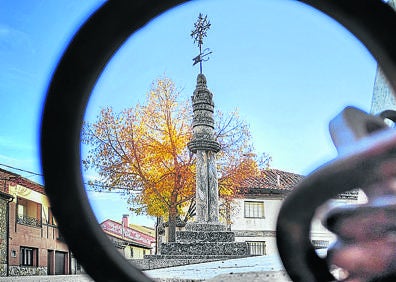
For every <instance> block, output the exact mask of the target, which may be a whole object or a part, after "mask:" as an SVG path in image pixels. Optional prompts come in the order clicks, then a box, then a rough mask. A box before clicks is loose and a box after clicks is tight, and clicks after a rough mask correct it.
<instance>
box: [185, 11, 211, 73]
mask: <svg viewBox="0 0 396 282" xmlns="http://www.w3.org/2000/svg"><path fill="white" fill-rule="evenodd" d="M210 26H211V24H210V22H209V20H208V16H207V15H205V17H203V15H202V14H201V13H199V15H198V19H197V21H196V22H195V23H194V30H193V31H191V34H190V35H191V37H192V38H193V40H194V43H197V45H198V48H199V55H198V56H196V57H195V58H193V66H194V65H196V64H198V63H199V71H200V73H201V74H202V62H206V61H207V60H209V57H208V55H209V54H212V51H210V49H209V48H206V49H204V50H203V51H202V45H203V39H204V37H206V36H207V31H208V30H209V29H210Z"/></svg>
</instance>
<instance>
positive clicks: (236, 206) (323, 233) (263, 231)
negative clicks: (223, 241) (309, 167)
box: [231, 192, 366, 255]
mask: <svg viewBox="0 0 396 282" xmlns="http://www.w3.org/2000/svg"><path fill="white" fill-rule="evenodd" d="M283 199H284V198H283V197H282V196H272V195H262V196H260V197H251V198H241V199H235V200H234V203H233V213H232V214H231V221H232V225H231V230H232V231H235V232H236V237H235V240H236V241H238V242H248V241H256V242H260V241H264V242H265V244H266V255H275V254H277V253H278V252H277V247H276V239H275V231H276V222H277V217H278V213H279V210H280V207H281V205H282V202H283ZM245 201H257V202H263V203H264V217H263V218H245V215H244V202H245ZM365 202H366V197H365V195H364V193H362V192H360V193H359V195H358V200H341V199H337V200H331V201H330V202H329V204H327V205H325V206H323V207H321V208H320V209H318V211H317V216H315V218H314V220H313V222H312V224H311V240H320V241H326V242H328V244H331V243H332V242H334V240H335V238H336V237H335V235H334V234H332V233H331V232H329V231H328V230H327V229H326V228H325V227H324V226H323V225H322V223H321V220H322V218H323V215H324V214H325V213H326V211H327V210H328V208H329V207H332V206H338V205H345V204H361V203H365Z"/></svg>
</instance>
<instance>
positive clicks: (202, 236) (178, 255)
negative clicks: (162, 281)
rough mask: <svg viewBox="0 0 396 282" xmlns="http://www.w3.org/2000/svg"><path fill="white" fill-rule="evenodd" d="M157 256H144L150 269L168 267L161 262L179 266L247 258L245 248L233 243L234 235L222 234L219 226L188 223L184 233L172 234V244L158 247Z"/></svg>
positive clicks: (222, 227) (223, 229)
mask: <svg viewBox="0 0 396 282" xmlns="http://www.w3.org/2000/svg"><path fill="white" fill-rule="evenodd" d="M160 249H161V254H160V255H156V256H154V255H146V256H145V260H149V261H150V268H151V269H153V268H155V266H153V265H154V264H158V268H160V267H164V265H168V263H166V262H165V261H164V260H172V261H173V262H172V264H174V263H175V264H177V261H178V260H179V261H180V263H181V264H182V262H187V261H188V262H189V263H190V264H193V263H202V262H207V261H215V260H227V259H234V258H241V257H248V256H249V255H250V254H249V248H248V245H247V243H245V242H235V234H234V232H231V231H226V227H225V225H223V224H220V223H217V222H216V223H195V222H193V223H189V224H187V225H186V230H185V231H177V232H176V242H170V243H163V244H161V248H160Z"/></svg>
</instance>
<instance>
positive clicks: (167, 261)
mask: <svg viewBox="0 0 396 282" xmlns="http://www.w3.org/2000/svg"><path fill="white" fill-rule="evenodd" d="M243 257H246V256H201V257H200V258H198V256H190V255H186V256H167V255H145V256H144V259H132V260H129V262H131V263H133V264H134V265H135V266H137V267H138V268H140V269H141V270H149V269H158V268H166V267H174V266H181V265H189V264H198V263H204V262H213V261H222V260H228V259H237V258H243Z"/></svg>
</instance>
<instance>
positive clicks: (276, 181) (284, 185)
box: [240, 169, 304, 194]
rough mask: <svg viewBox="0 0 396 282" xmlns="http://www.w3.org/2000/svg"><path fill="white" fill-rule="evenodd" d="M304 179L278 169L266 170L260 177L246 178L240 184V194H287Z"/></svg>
mask: <svg viewBox="0 0 396 282" xmlns="http://www.w3.org/2000/svg"><path fill="white" fill-rule="evenodd" d="M303 178H304V176H302V175H299V174H295V173H291V172H286V171H282V170H278V169H266V170H263V171H262V172H261V175H260V176H255V177H250V178H247V179H246V180H245V181H244V182H242V184H241V187H240V193H244V194H246V193H248V194H265V193H277V194H282V193H287V192H290V191H292V190H293V188H294V187H295V186H296V185H297V184H298V183H299V182H300V181H301V180H302V179H303Z"/></svg>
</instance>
